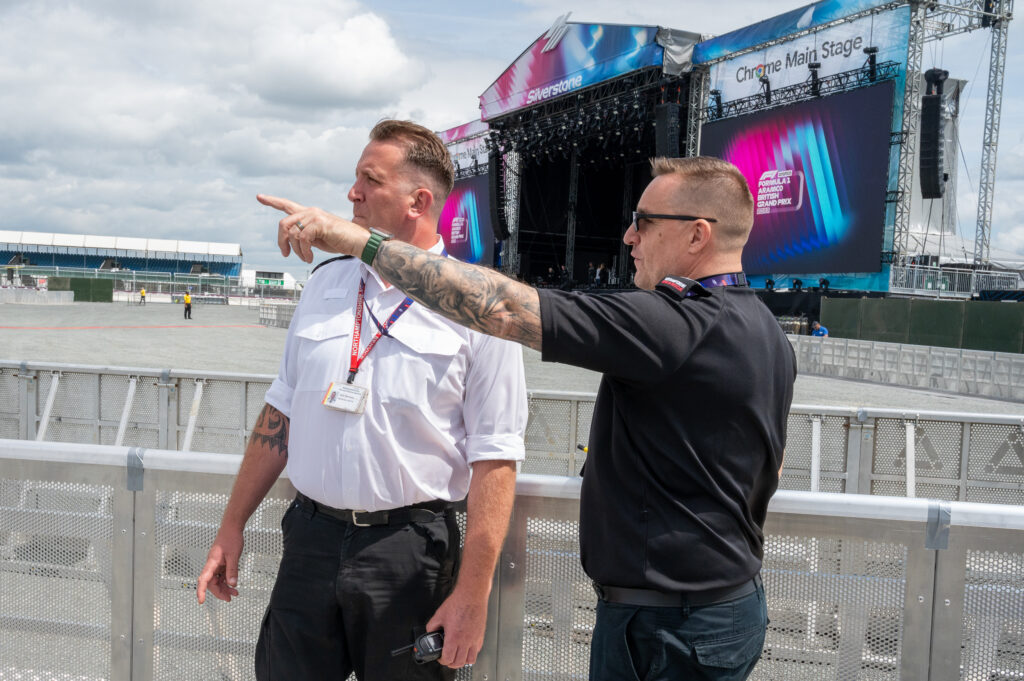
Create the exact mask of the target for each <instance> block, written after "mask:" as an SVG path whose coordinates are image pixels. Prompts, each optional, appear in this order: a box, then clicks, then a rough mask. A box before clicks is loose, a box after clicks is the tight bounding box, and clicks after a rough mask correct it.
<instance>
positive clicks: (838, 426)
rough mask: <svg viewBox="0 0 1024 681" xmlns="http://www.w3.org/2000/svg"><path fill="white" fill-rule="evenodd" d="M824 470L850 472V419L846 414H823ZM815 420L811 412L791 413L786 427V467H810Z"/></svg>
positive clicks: (822, 462)
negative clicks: (848, 458)
mask: <svg viewBox="0 0 1024 681" xmlns="http://www.w3.org/2000/svg"><path fill="white" fill-rule="evenodd" d="M818 418H819V419H820V421H821V470H822V471H830V472H839V473H845V472H846V452H847V439H848V438H847V433H848V431H849V426H848V423H849V419H847V418H846V417H844V416H822V417H818ZM812 428H813V422H812V417H811V416H809V415H807V414H790V415H789V420H788V422H787V428H786V460H785V464H784V465H785V467H786V468H796V469H803V470H810V468H811V435H812Z"/></svg>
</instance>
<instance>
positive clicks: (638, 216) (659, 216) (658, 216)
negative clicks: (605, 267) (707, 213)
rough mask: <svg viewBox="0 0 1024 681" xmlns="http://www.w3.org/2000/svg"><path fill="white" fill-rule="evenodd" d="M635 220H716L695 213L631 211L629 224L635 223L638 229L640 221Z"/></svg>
mask: <svg viewBox="0 0 1024 681" xmlns="http://www.w3.org/2000/svg"><path fill="white" fill-rule="evenodd" d="M637 220H682V221H683V222H692V221H693V220H707V221H708V222H718V220H716V219H715V218H702V217H697V216H696V215H667V214H664V213H640V212H637V211H633V222H631V223H629V224H631V225H636V228H637V229H640V223H639V222H637Z"/></svg>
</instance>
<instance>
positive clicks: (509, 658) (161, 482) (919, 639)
mask: <svg viewBox="0 0 1024 681" xmlns="http://www.w3.org/2000/svg"><path fill="white" fill-rule="evenodd" d="M239 460H240V457H239V456H232V455H218V454H182V453H180V452H163V451H153V450H142V449H140V448H128V447H110V446H96V445H72V444H59V443H37V442H24V441H11V440H7V441H0V651H2V654H0V679H3V680H4V681H8V680H12V679H40V680H42V679H45V680H50V679H58V678H59V679H74V680H75V681H87V680H88V681H92V680H98V679H110V680H111V681H126V680H129V679H130V680H131V681H150V680H152V679H167V680H172V679H173V680H174V681H191V680H195V681H207V680H209V679H219V680H222V681H229V680H230V681H234V680H243V679H251V678H252V677H253V672H252V669H253V663H252V659H253V651H254V647H255V640H256V636H257V633H258V629H259V622H260V620H261V617H262V613H263V610H264V608H265V607H266V603H267V601H268V599H269V595H270V589H271V586H272V584H273V581H274V578H275V575H276V570H277V564H278V561H279V554H280V551H281V534H280V530H279V524H280V519H281V516H282V514H283V512H284V510H285V508H286V506H287V504H288V502H289V500H290V499H291V497H292V495H293V493H294V491H293V489H292V488H291V485H290V484H289V483H288V482H287V480H284V479H283V480H281V481H279V482H278V483H277V484H276V485H275V487H274V488H273V489H272V490H271V492H270V494H269V495H268V498H267V500H266V501H264V503H263V504H262V505H261V506H260V508H259V509H258V510H257V512H256V513H255V515H254V516H253V518H252V520H251V521H250V523H249V525H248V526H247V528H246V533H245V541H246V552H245V554H244V556H243V560H242V562H241V564H240V575H239V583H240V590H241V591H242V596H241V597H240V598H236V599H233V600H232V602H231V603H230V604H227V603H222V602H220V601H217V600H216V599H214V598H210V599H209V600H208V601H207V603H206V605H204V606H199V605H197V604H196V602H195V580H196V577H197V575H198V573H199V570H200V569H201V566H202V565H203V563H204V561H205V555H206V551H207V549H208V547H209V545H210V543H211V542H212V541H213V538H214V535H215V533H216V530H217V527H218V524H219V521H220V516H221V514H222V512H223V506H224V504H225V503H226V499H227V494H228V493H229V491H230V486H231V482H232V479H233V475H234V473H235V472H236V470H237V466H238V463H239ZM579 490H580V486H579V481H578V480H576V479H572V478H564V477H554V476H531V475H522V476H520V479H519V481H518V484H517V496H516V505H515V510H514V512H513V518H512V523H511V527H510V531H509V535H508V539H507V540H506V543H505V546H504V548H503V551H502V553H501V557H500V564H499V566H498V569H497V570H496V573H495V577H494V580H495V585H494V589H493V590H492V594H491V602H490V607H489V615H488V633H487V638H486V640H485V643H484V648H483V650H482V651H481V654H480V656H479V659H478V661H477V664H476V665H474V667H473V668H471V669H464V670H462V671H460V673H459V677H458V678H460V679H479V680H482V681H490V680H492V679H508V680H510V681H519V680H522V679H566V680H568V679H585V678H586V674H587V669H588V654H589V644H590V638H591V633H592V631H593V626H594V618H595V596H594V595H593V592H592V590H591V588H590V585H589V583H588V581H587V579H586V576H585V575H584V574H583V572H582V569H581V567H580V564H579V555H578V544H577V531H576V524H577V512H578V497H579ZM765 532H766V543H765V555H764V569H763V576H764V583H765V590H766V593H767V597H768V614H769V618H770V624H769V627H768V634H767V638H766V641H765V646H764V649H763V654H762V659H761V662H760V663H759V665H758V667H757V668H756V670H755V672H754V675H753V678H754V679H758V680H768V679H770V680H771V681H781V680H788V679H858V680H859V679H863V680H865V681H867V680H871V681H878V680H885V681H895V680H897V679H913V680H915V681H916V680H922V679H926V680H929V681H947V680H948V681H960V680H961V679H962V680H964V681H982V680H984V681H994V680H996V679H1018V678H1021V677H1022V676H1024V509H1021V508H1019V507H1011V506H995V505H986V504H971V503H964V502H948V503H940V502H935V501H927V500H920V499H879V498H877V497H865V496H860V495H836V494H825V493H810V492H793V491H782V492H779V493H778V494H777V495H776V496H775V498H774V499H773V500H772V503H771V505H770V507H769V514H768V521H767V524H766V527H765ZM681 559H682V558H681ZM400 643H404V641H401V642H400Z"/></svg>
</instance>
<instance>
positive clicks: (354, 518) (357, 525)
mask: <svg viewBox="0 0 1024 681" xmlns="http://www.w3.org/2000/svg"><path fill="white" fill-rule="evenodd" d="M351 513H352V524H353V525H355V526H356V527H371V525H370V523H361V522H359V521H358V520H356V514H357V513H366V511H356V510H353V511H352V512H351Z"/></svg>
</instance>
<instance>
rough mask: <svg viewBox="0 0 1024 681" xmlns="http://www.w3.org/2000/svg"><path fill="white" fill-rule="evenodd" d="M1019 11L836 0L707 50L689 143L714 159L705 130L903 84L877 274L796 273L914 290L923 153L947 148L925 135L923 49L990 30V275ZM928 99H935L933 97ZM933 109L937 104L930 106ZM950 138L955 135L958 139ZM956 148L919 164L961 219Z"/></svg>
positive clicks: (984, 247)
mask: <svg viewBox="0 0 1024 681" xmlns="http://www.w3.org/2000/svg"><path fill="white" fill-rule="evenodd" d="M1012 10H1013V2H1012V0H952V1H950V2H927V3H925V2H916V1H910V2H908V1H907V0H903V1H902V2H885V1H883V0H845V1H843V2H839V1H838V0H825V1H823V2H818V3H815V4H814V5H810V6H808V7H804V8H800V9H797V10H793V11H792V12H787V13H785V14H781V15H779V16H777V17H774V18H772V19H769V20H767V21H765V22H761V23H760V24H755V25H753V26H749V27H746V28H743V29H740V30H737V31H733V32H731V33H728V34H725V35H723V36H720V37H717V38H713V39H711V40H708V41H705V42H702V43H701V44H699V45H698V46H697V47H696V48H695V51H694V59H693V61H694V63H695V65H696V66H695V68H694V70H693V73H692V74H691V82H690V91H691V92H692V93H698V92H699V93H703V92H706V93H707V95H706V96H702V97H699V98H697V96H696V95H695V102H698V101H699V102H702V104H703V105H702V106H699V107H698V106H691V108H690V111H689V114H690V115H689V118H688V120H687V139H688V140H690V141H691V146H695V147H697V148H700V149H701V150H702V153H707V150H706V149H705V148H704V147H702V146H700V143H701V137H702V131H703V126H704V125H705V124H710V123H711V122H712V121H716V120H719V119H724V118H728V117H730V116H737V115H740V114H744V113H749V112H752V111H757V110H762V109H768V108H775V107H783V106H786V105H789V104H792V103H795V102H800V101H805V100H811V99H819V98H827V97H828V95H829V94H831V93H835V92H841V91H845V90H848V89H852V88H856V87H861V86H864V85H869V84H874V83H876V82H878V81H882V80H892V81H893V82H894V83H895V89H896V97H895V101H894V103H893V104H894V106H893V109H892V113H893V127H892V129H891V145H892V152H891V155H890V163H889V169H890V172H889V186H888V190H887V193H886V200H885V202H886V212H885V223H884V232H883V238H882V241H881V245H880V254H879V255H880V258H879V267H877V268H872V269H871V270H870V271H841V272H835V271H832V272H827V271H818V272H797V273H796V274H798V275H799V276H801V277H802V278H803V279H805V280H806V279H809V280H810V281H811V282H815V281H816V280H818V279H821V278H827V279H830V280H831V285H832V287H833V288H836V287H837V285H838V286H839V287H846V288H854V289H866V290H881V291H885V290H888V291H893V290H896V291H900V290H907V289H908V288H911V287H908V284H907V282H906V280H907V279H908V278H909V277H910V276H912V270H913V268H912V267H911V265H912V261H913V260H914V259H915V258H916V257H917V256H916V254H915V252H914V250H913V244H912V243H911V212H912V210H911V209H912V205H913V203H912V200H913V198H914V193H913V192H912V191H911V190H912V187H914V186H915V175H916V172H915V160H917V159H918V158H919V157H920V156H919V149H918V146H919V138H920V140H921V143H923V144H927V143H928V142H929V140H932V143H933V144H934V143H935V140H936V135H934V134H931V136H929V133H933V132H934V131H932V130H925V131H924V132H925V135H924V136H923V137H922V136H921V132H922V130H921V114H922V95H924V94H926V90H925V83H924V81H925V78H924V75H925V74H922V73H921V68H922V56H923V45H924V43H925V42H928V41H932V40H941V39H943V38H947V37H950V36H953V35H958V34H961V33H966V32H970V31H974V30H977V29H989V30H991V31H992V50H991V55H990V68H989V84H988V98H987V104H986V116H985V126H984V143H983V153H982V167H981V172H980V173H979V176H980V178H981V179H980V181H979V185H980V199H979V206H978V223H977V236H976V244H975V254H974V262H975V265H976V266H984V265H986V264H987V263H988V253H989V245H988V244H989V235H990V231H991V213H992V195H993V191H994V180H995V150H996V146H997V142H998V133H999V117H1000V109H1001V102H1002V83H1003V72H1004V64H1005V57H1006V30H1007V24H1008V22H1009V20H1010V19H1011V18H1012ZM858 62H859V63H858ZM943 78H944V76H943ZM950 86H951V88H950V91H948V92H946V93H943V92H942V90H941V89H940V90H939V93H938V94H939V95H943V94H944V95H945V98H944V99H943V100H942V101H943V104H942V106H941V107H936V108H937V109H938V111H939V114H940V116H941V118H940V121H939V125H940V126H942V125H949V124H955V120H954V118H955V107H956V97H957V96H958V93H959V87H960V85H955V84H954V83H950ZM929 87H930V86H929ZM940 87H941V86H940ZM927 93H928V94H933V95H934V94H935V93H934V92H933V91H932V90H931V89H929V90H928V91H927ZM925 101H926V105H927V99H926V100H925ZM951 111H952V112H953V113H952V114H951V113H950V112H951ZM926 113H927V112H926ZM926 119H927V117H926ZM950 130H952V131H953V132H954V133H955V129H953V128H950ZM948 141H949V140H948V139H946V140H943V139H942V138H941V136H938V145H939V147H940V149H939V150H935V149H930V150H929V153H928V154H925V155H924V156H925V158H922V159H921V163H922V164H923V165H921V166H920V168H921V172H922V173H923V172H925V169H926V167H928V170H930V171H931V172H937V174H938V177H939V180H938V181H939V182H945V183H946V186H945V188H944V189H945V192H946V193H947V194H950V195H951V196H950V197H949V198H946V199H944V203H942V205H941V207H940V208H939V209H940V210H950V209H953V210H955V189H956V188H955V184H954V182H955V168H953V167H952V166H950V165H949V161H951V160H955V156H954V155H953V154H950V153H948V152H947V153H946V154H945V159H946V168H947V169H948V170H947V171H946V172H945V173H944V172H943V168H942V166H941V162H942V159H943V157H944V156H943V153H942V151H941V146H942V144H943V143H948ZM947 149H948V147H947ZM866 151H868V152H869V153H870V152H871V150H870V149H866ZM935 155H937V156H938V163H939V164H940V165H939V166H938V167H937V168H936V167H935V166H934V159H933V165H932V166H927V161H926V160H925V159H926V158H932V157H934V156H935ZM947 176H948V180H949V181H947V179H946V178H947ZM925 185H927V182H922V186H925ZM752 186H754V185H752ZM942 189H943V187H942V186H941V185H940V187H939V188H938V191H937V193H935V194H931V195H927V194H926V195H925V198H929V199H935V200H942V199H939V197H940V196H941V194H942ZM933 191H935V190H933ZM756 228H757V227H756V226H755V229H756ZM773 274H775V275H776V276H774V277H770V276H769V277H764V279H767V278H773V279H774V280H775V281H776V282H778V281H779V280H780V279H781V280H789V281H792V280H793V277H788V276H787V275H789V274H792V273H790V272H788V271H786V270H776V271H775V272H774V273H773ZM755 283H756V282H755Z"/></svg>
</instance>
